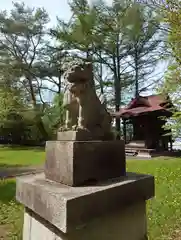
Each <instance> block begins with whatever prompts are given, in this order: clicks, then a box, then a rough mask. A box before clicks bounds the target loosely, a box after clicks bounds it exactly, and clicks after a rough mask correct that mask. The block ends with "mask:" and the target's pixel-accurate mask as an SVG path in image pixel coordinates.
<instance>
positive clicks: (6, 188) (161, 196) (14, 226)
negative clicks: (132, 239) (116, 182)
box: [0, 149, 181, 240]
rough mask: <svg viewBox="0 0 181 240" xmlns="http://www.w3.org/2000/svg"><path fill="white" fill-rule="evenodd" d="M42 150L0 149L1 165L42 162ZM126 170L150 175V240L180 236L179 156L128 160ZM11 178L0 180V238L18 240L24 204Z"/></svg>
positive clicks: (180, 189) (177, 238) (180, 184)
mask: <svg viewBox="0 0 181 240" xmlns="http://www.w3.org/2000/svg"><path fill="white" fill-rule="evenodd" d="M44 158H45V154H44V152H43V151H42V150H40V149H39V150H37V149H34V150H33V149H30V150H25V149H23V150H22V149H21V150H17V149H14V150H10V149H4V150H2V149H0V164H1V165H2V166H3V164H4V165H6V164H7V165H8V166H9V165H10V166H11V165H17V164H18V165H30V164H33V165H36V164H41V163H43V161H44ZM127 169H128V171H134V172H140V173H148V174H153V175H154V176H155V181H156V197H155V198H154V199H152V200H150V201H148V232H149V239H150V240H158V239H159V240H169V239H175V240H179V239H181V178H180V174H181V159H179V158H178V159H173V158H172V159H171V158H165V159H164V160H163V159H155V160H147V161H141V160H140V161H139V160H137V161H135V160H130V161H128V162H127ZM15 188H16V183H15V180H14V179H10V180H2V181H0V239H3V240H9V239H11V240H20V239H21V229H22V223H23V206H21V205H20V204H18V203H17V202H16V201H15Z"/></svg>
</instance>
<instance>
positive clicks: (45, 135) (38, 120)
mask: <svg viewBox="0 0 181 240" xmlns="http://www.w3.org/2000/svg"><path fill="white" fill-rule="evenodd" d="M27 79H28V84H29V88H30V94H31V100H32V105H33V108H34V112H35V120H36V126H37V128H38V129H39V131H40V133H41V134H42V137H43V139H44V140H48V133H47V131H46V129H45V127H44V124H43V122H42V119H41V116H40V115H39V113H37V103H36V97H35V93H34V89H33V85H32V79H31V77H30V76H28V77H27Z"/></svg>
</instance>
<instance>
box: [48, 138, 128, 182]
mask: <svg viewBox="0 0 181 240" xmlns="http://www.w3.org/2000/svg"><path fill="white" fill-rule="evenodd" d="M65 136H66V135H65ZM125 168H126V167H125V148H124V141H48V142H47V143H46V162H45V176H46V178H47V179H50V180H52V181H56V182H60V183H63V184H67V185H70V186H79V185H81V184H88V183H89V182H90V181H93V182H96V181H100V180H107V179H109V178H115V177H120V176H124V175H125V171H126V169H125Z"/></svg>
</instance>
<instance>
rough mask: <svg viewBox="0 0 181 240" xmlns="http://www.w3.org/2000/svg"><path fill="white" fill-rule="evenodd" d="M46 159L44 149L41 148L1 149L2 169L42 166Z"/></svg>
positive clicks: (0, 164) (0, 160) (0, 166)
mask: <svg viewBox="0 0 181 240" xmlns="http://www.w3.org/2000/svg"><path fill="white" fill-rule="evenodd" d="M44 159H45V153H44V148H41V147H34V148H33V147H32V148H26V147H13V148H9V147H0V168H2V167H8V168H11V167H24V166H30V165H41V164H42V163H43V162H44Z"/></svg>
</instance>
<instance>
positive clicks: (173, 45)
mask: <svg viewBox="0 0 181 240" xmlns="http://www.w3.org/2000/svg"><path fill="white" fill-rule="evenodd" d="M162 11H163V16H164V18H163V20H164V22H165V23H166V24H167V25H168V47H169V49H170V50H171V54H170V58H171V61H170V65H169V67H168V70H167V72H166V74H165V81H164V84H163V86H162V87H161V91H162V92H163V93H164V94H169V95H170V96H171V98H172V100H173V104H174V105H175V107H176V109H175V108H174V109H173V116H172V118H171V121H170V122H169V123H168V124H167V126H166V127H167V128H171V129H172V130H173V134H174V136H175V137H180V136H181V130H180V129H181V101H180V99H181V95H180V92H181V68H180V67H181V41H180V32H181V24H180V23H181V5H180V2H179V1H178V0H174V1H167V4H166V6H165V8H163V10H162Z"/></svg>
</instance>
